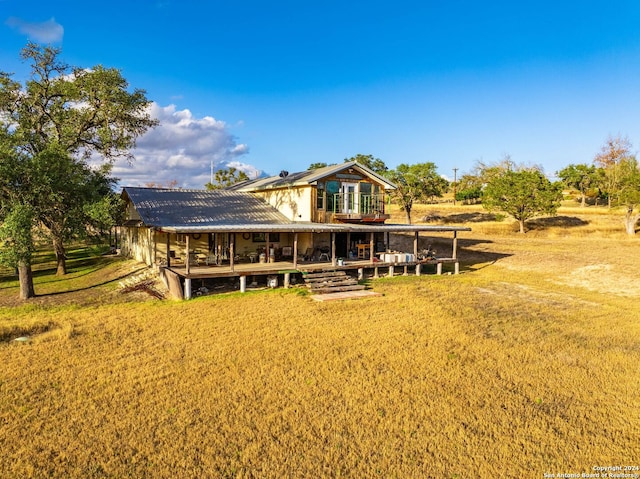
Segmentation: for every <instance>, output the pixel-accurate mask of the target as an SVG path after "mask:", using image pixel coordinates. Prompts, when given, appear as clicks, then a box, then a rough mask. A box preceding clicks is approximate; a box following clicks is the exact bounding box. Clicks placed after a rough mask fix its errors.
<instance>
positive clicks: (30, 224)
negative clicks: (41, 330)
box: [0, 204, 35, 299]
mask: <svg viewBox="0 0 640 479" xmlns="http://www.w3.org/2000/svg"><path fill="white" fill-rule="evenodd" d="M34 225H35V215H34V212H33V209H32V208H31V206H29V205H25V204H16V205H13V207H12V208H11V209H10V211H9V213H8V214H7V215H6V216H5V217H4V220H3V223H2V226H0V263H2V264H4V265H6V266H9V267H10V268H16V269H17V270H18V277H19V282H20V299H28V298H32V297H34V296H35V289H34V287H33V273H32V270H31V258H32V256H33V252H34V249H35V248H34V243H33V235H32V229H33V228H34Z"/></svg>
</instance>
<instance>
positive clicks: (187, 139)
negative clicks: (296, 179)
mask: <svg viewBox="0 0 640 479" xmlns="http://www.w3.org/2000/svg"><path fill="white" fill-rule="evenodd" d="M151 116H152V117H153V118H156V119H157V120H158V121H159V122H160V124H159V125H158V126H157V127H156V128H154V129H153V130H150V131H148V132H147V133H146V134H145V135H143V136H142V137H140V138H139V139H138V142H137V146H136V148H135V150H134V151H133V154H134V156H135V160H134V161H133V163H132V164H129V163H127V162H126V161H124V160H121V161H118V162H116V164H115V165H114V169H113V174H114V176H116V177H117V178H119V179H120V184H121V185H123V186H140V185H145V184H147V183H156V184H169V183H170V182H172V181H173V180H176V181H177V182H178V186H180V187H182V188H204V185H205V184H206V183H207V182H208V181H209V180H210V174H211V164H212V163H213V165H214V168H215V169H217V168H221V167H222V168H228V167H229V166H234V167H235V168H237V169H240V170H242V171H245V172H246V173H247V174H248V175H249V176H250V177H254V176H257V175H259V174H260V171H259V170H257V169H256V168H255V167H253V166H251V165H248V164H245V163H242V162H240V161H238V160H239V158H241V157H242V156H243V155H246V154H247V153H248V152H249V148H248V147H247V145H244V144H241V143H237V141H236V138H235V137H234V136H233V135H232V134H231V133H230V132H229V129H228V127H227V125H226V123H225V122H224V121H220V120H216V119H215V118H213V117H211V116H204V117H202V118H196V117H194V116H193V114H192V113H191V112H190V111H189V110H176V107H175V105H169V106H166V107H162V106H160V105H158V104H157V103H152V105H151Z"/></svg>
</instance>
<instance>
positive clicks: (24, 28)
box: [5, 17, 64, 43]
mask: <svg viewBox="0 0 640 479" xmlns="http://www.w3.org/2000/svg"><path fill="white" fill-rule="evenodd" d="M5 24H6V25H7V26H9V27H11V28H13V29H14V30H17V31H18V32H20V33H21V34H23V35H27V36H28V37H29V39H30V40H33V41H36V42H40V43H58V42H61V41H62V37H63V36H64V28H63V27H62V25H60V24H59V23H58V22H56V20H55V18H50V19H49V20H47V21H46V22H27V21H25V20H22V19H21V18H18V17H9V18H8V19H7V21H6V22H5Z"/></svg>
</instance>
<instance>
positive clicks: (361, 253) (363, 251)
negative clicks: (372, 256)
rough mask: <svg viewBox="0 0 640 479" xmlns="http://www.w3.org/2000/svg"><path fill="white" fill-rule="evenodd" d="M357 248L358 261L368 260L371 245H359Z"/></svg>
mask: <svg viewBox="0 0 640 479" xmlns="http://www.w3.org/2000/svg"><path fill="white" fill-rule="evenodd" d="M356 247H357V248H358V259H366V258H367V252H368V251H369V243H357V244H356Z"/></svg>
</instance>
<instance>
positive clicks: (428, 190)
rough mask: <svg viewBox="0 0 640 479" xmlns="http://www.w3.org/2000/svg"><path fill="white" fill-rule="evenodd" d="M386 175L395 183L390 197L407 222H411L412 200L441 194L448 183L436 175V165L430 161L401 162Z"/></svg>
mask: <svg viewBox="0 0 640 479" xmlns="http://www.w3.org/2000/svg"><path fill="white" fill-rule="evenodd" d="M386 176H387V177H388V178H389V179H390V180H391V181H392V182H394V183H395V184H396V189H395V190H392V192H391V198H392V199H393V200H394V201H396V203H397V204H398V205H399V206H400V209H401V210H403V211H404V212H405V215H406V217H407V223H408V224H411V209H412V208H413V203H414V202H417V201H425V200H428V199H432V198H433V197H436V196H438V197H440V196H442V195H443V193H444V191H445V190H446V189H447V186H448V184H449V183H448V182H447V180H445V179H444V178H442V177H441V176H440V175H438V173H437V169H436V165H435V164H434V163H431V162H427V163H417V164H414V165H407V164H404V163H401V164H400V165H398V166H397V168H396V169H395V170H391V171H389V172H388V173H387V175H386Z"/></svg>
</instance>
